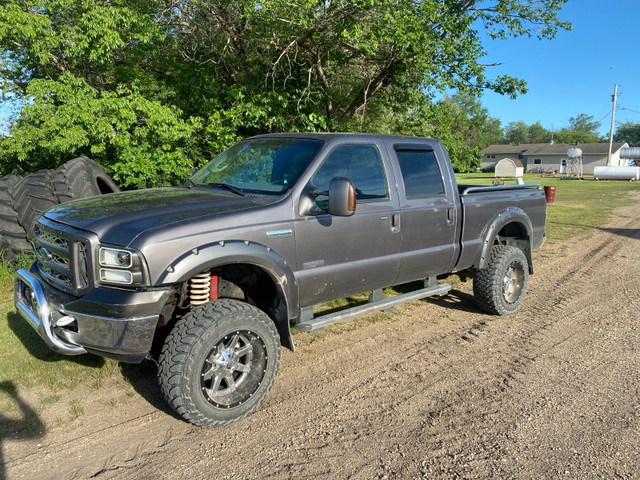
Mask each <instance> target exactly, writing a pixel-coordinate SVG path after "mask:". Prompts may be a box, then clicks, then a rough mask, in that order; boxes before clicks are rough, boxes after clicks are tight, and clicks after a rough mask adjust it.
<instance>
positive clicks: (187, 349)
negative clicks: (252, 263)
mask: <svg viewBox="0 0 640 480" xmlns="http://www.w3.org/2000/svg"><path fill="white" fill-rule="evenodd" d="M279 364H280V337H279V336H278V331H277V330H276V328H275V325H274V323H273V321H272V320H271V319H270V318H269V317H268V316H267V315H266V314H265V313H264V312H262V311H261V310H258V309H257V308H255V307H253V306H251V305H248V304H246V303H244V302H240V301H238V300H231V299H222V300H213V301H211V302H208V303H205V304H203V305H199V306H197V307H195V308H193V309H192V310H191V311H190V312H189V313H188V314H186V315H185V316H184V317H182V318H181V319H180V320H178V322H177V323H176V325H175V326H174V328H173V330H172V331H171V332H170V333H169V335H168V336H167V339H166V340H165V343H164V346H163V348H162V352H161V354H160V358H159V382H160V389H161V390H162V394H163V396H164V398H165V399H166V400H167V402H168V403H169V405H171V407H172V408H173V409H174V410H175V411H176V412H177V413H178V414H179V415H181V416H182V417H183V418H184V419H185V420H187V421H189V422H191V423H193V424H195V425H199V426H201V427H218V426H221V425H226V424H228V423H230V422H233V421H235V420H238V419H240V418H243V417H245V416H246V415H248V414H250V413H252V412H253V411H255V410H256V408H257V407H258V405H260V403H261V402H262V401H263V400H264V398H265V397H266V395H267V393H268V392H269V390H270V389H271V386H272V385H273V382H274V380H275V377H276V374H277V372H278V366H279Z"/></svg>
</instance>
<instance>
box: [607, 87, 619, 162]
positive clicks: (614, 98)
mask: <svg viewBox="0 0 640 480" xmlns="http://www.w3.org/2000/svg"><path fill="white" fill-rule="evenodd" d="M611 99H612V100H613V111H612V112H611V130H610V131H609V155H608V156H607V167H608V166H609V165H610V164H611V149H612V148H613V123H614V122H615V120H616V101H617V100H618V84H617V83H616V85H615V87H613V95H612V96H611Z"/></svg>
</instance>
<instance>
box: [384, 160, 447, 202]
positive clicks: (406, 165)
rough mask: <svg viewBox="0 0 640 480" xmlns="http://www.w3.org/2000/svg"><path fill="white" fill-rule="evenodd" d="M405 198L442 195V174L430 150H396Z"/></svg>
mask: <svg viewBox="0 0 640 480" xmlns="http://www.w3.org/2000/svg"><path fill="white" fill-rule="evenodd" d="M396 156H397V157H398V164H399V165H400V171H401V172H402V181H403V182H404V190H405V192H406V195H407V198H419V197H432V196H436V195H438V196H440V195H444V185H443V184H442V174H441V173H440V167H439V166H438V161H437V160H436V156H435V154H434V153H433V151H431V150H396Z"/></svg>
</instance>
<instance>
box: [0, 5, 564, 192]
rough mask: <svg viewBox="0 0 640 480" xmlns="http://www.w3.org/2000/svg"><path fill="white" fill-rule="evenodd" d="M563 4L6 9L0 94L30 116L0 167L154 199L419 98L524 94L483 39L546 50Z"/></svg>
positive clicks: (0, 11) (0, 39)
mask: <svg viewBox="0 0 640 480" xmlns="http://www.w3.org/2000/svg"><path fill="white" fill-rule="evenodd" d="M565 1H566V0H537V1H532V0H488V1H486V2H483V3H482V5H479V4H477V2H473V1H468V0H422V1H420V2H416V1H415V0H393V1H389V0H365V1H360V0H358V1H356V0H326V1H318V0H264V1H260V2H256V1H249V0H236V1H233V2H232V1H225V0H192V1H189V0H187V1H184V2H173V1H171V2H170V1H166V0H160V1H153V0H127V1H125V0H86V1H83V2H77V1H75V0H5V2H4V3H3V6H2V7H1V8H0V68H1V73H0V77H1V80H0V81H1V82H2V83H1V87H2V90H3V92H4V95H5V98H13V99H14V100H17V101H23V102H26V103H25V105H26V106H25V107H24V110H23V111H22V113H21V115H20V117H19V119H18V121H17V122H16V123H15V125H13V127H12V132H11V133H12V136H11V137H9V140H6V139H5V140H2V141H0V165H1V166H2V169H3V171H4V172H9V171H25V172H26V171H29V170H32V169H36V168H42V167H53V166H55V165H57V164H58V163H60V162H61V161H63V160H65V159H67V158H69V157H70V156H72V155H76V154H79V153H86V154H91V155H94V156H98V157H99V160H100V162H101V163H102V164H103V166H105V168H107V170H108V171H109V172H110V173H113V174H114V176H116V177H117V178H118V179H119V180H120V181H121V182H123V183H124V185H125V186H129V187H139V186H145V185H147V186H151V185H156V184H164V183H166V182H178V181H181V180H183V179H184V178H185V176H186V175H187V174H188V172H189V170H190V168H191V167H192V166H198V165H201V164H202V163H203V162H204V161H206V160H208V159H209V158H211V156H212V155H214V154H216V153H217V152H219V151H220V150H221V149H222V148H223V147H224V146H225V145H227V144H228V143H230V142H232V141H234V140H236V139H238V138H239V137H242V136H246V135H249V134H255V133H263V132H272V131H284V130H311V131H316V130H327V129H328V130H364V129H365V126H367V125H372V124H373V123H375V119H376V118H380V119H381V120H383V121H386V120H387V119H388V118H389V112H401V113H403V114H404V113H406V112H407V111H408V110H409V109H410V108H411V106H412V102H414V100H415V98H416V95H421V94H422V92H426V93H427V94H429V95H433V94H435V93H437V92H442V91H446V90H449V89H459V90H461V91H463V90H464V91H469V92H471V93H474V94H478V93H479V92H480V91H482V90H483V89H491V90H494V91H496V92H498V93H501V94H504V95H509V96H512V97H513V96H516V95H517V94H519V93H522V92H524V91H526V85H525V82H524V81H523V80H520V79H517V78H513V77H510V76H498V77H495V78H492V77H491V76H490V75H489V71H488V70H487V68H488V67H487V66H486V65H485V64H484V63H483V62H482V57H483V56H484V55H485V53H486V52H485V49H484V48H483V46H482V43H481V37H480V34H479V30H480V29H484V31H486V32H487V33H488V35H490V36H492V37H494V38H507V37H516V36H521V35H536V36H538V37H539V38H553V37H554V36H555V35H556V33H557V31H558V29H560V28H570V26H569V25H568V24H567V23H565V22H562V21H560V20H559V19H558V17H557V13H558V11H559V10H560V9H561V8H562V6H563V4H564V3H565ZM87 112H91V113H90V115H93V116H94V120H95V121H94V123H95V125H91V122H90V121H89V116H90V115H89V114H88V113H87ZM45 114H46V116H44V115H45ZM470 131H471V130H470ZM39 132H40V133H39ZM42 132H46V135H45V134H44V133H42ZM109 132H110V133H109ZM467 133H469V132H467ZM475 133H476V132H474V135H475ZM494 133H495V125H494ZM456 135H458V136H460V137H464V136H465V134H463V133H462V132H457V133H456ZM466 140H467V141H471V140H473V142H480V139H469V138H467V139H466ZM136 163H138V164H139V165H138V167H136V168H135V169H134V170H131V169H132V168H134V167H133V166H134V164H136ZM129 172H131V175H129ZM134 173H135V176H134V175H133V174H134Z"/></svg>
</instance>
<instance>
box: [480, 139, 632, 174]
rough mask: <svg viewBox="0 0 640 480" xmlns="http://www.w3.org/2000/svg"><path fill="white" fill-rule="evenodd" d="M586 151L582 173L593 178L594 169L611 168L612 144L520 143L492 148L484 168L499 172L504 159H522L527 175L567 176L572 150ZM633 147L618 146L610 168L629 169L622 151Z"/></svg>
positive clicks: (485, 153) (487, 150)
mask: <svg viewBox="0 0 640 480" xmlns="http://www.w3.org/2000/svg"><path fill="white" fill-rule="evenodd" d="M576 147H577V148H579V149H581V150H582V171H583V173H584V174H585V175H593V168H594V167H597V166H606V165H607V156H608V154H609V144H608V143H577V144H576V143H520V144H517V145H489V146H488V147H487V148H485V149H484V150H482V152H481V153H482V163H481V168H482V169H483V170H484V169H489V168H493V169H495V167H496V165H497V164H498V162H499V161H500V160H502V159H503V158H513V159H518V160H520V161H521V162H522V165H523V166H524V171H525V172H546V173H551V172H556V173H560V174H562V173H566V171H567V170H566V169H567V164H568V161H569V156H568V155H567V150H569V149H570V148H576ZM628 147H629V144H627V143H620V142H614V143H613V146H612V149H611V161H610V162H609V166H610V167H618V166H626V165H627V163H628V160H626V159H622V158H620V149H621V148H628Z"/></svg>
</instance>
